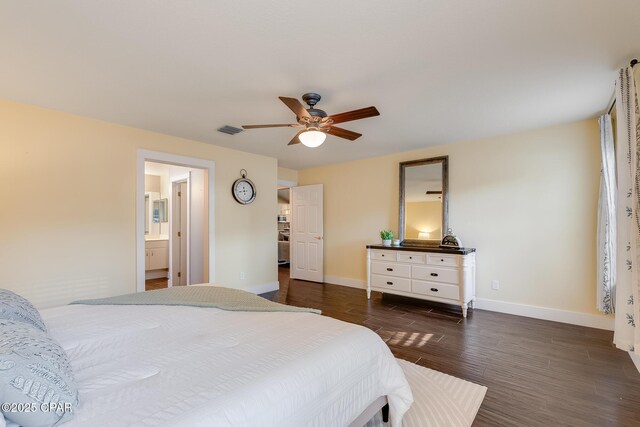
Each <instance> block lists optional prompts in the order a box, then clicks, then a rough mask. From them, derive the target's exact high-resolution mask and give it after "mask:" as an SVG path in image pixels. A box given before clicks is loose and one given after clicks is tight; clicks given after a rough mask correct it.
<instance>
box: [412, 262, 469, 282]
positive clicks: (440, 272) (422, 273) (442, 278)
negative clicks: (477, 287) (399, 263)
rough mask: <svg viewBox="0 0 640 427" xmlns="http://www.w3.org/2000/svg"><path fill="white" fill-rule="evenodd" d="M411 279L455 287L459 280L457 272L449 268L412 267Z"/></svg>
mask: <svg viewBox="0 0 640 427" xmlns="http://www.w3.org/2000/svg"><path fill="white" fill-rule="evenodd" d="M411 269H412V272H411V277H412V278H413V279H418V280H428V281H430V282H444V283H452V284H454V285H457V284H458V283H459V280H460V273H459V272H458V270H453V269H450V268H439V267H427V266H424V267H423V266H420V265H412V266H411Z"/></svg>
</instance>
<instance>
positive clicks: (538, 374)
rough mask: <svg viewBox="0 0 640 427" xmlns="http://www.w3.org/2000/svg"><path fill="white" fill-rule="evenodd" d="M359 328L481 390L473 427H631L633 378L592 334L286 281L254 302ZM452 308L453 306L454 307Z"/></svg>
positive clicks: (637, 411)
mask: <svg viewBox="0 0 640 427" xmlns="http://www.w3.org/2000/svg"><path fill="white" fill-rule="evenodd" d="M263 296H266V297H268V298H270V299H272V300H274V301H278V302H281V303H286V304H291V305H296V306H305V307H313V308H319V309H321V310H322V313H323V315H325V316H331V317H334V318H336V319H340V320H344V321H346V322H351V323H356V324H359V325H363V326H366V327H368V328H370V329H372V330H373V331H375V332H377V333H378V335H380V337H381V338H382V339H383V340H385V341H386V342H387V344H388V345H389V347H390V348H391V351H392V352H393V353H394V354H395V355H396V357H399V358H402V359H405V360H408V361H411V362H415V363H417V364H419V365H423V366H426V367H428V368H432V369H436V370H438V371H441V372H445V373H447V374H450V375H454V376H456V377H459V378H463V379H466V380H469V381H472V382H475V383H477V384H482V385H485V386H487V387H488V388H489V390H488V392H487V395H486V397H485V400H484V402H483V403H482V406H481V408H480V411H479V413H478V416H477V417H476V420H475V423H474V426H523V425H527V426H560V425H571V426H640V373H638V371H637V370H636V368H635V366H634V365H633V362H632V361H631V359H630V358H629V356H628V354H627V353H625V352H623V351H620V350H617V349H615V348H614V347H613V346H612V344H611V341H612V338H613V333H612V332H609V331H602V330H598V329H591V328H584V327H580V326H573V325H566V324H562V323H555V322H548V321H544V320H537V319H530V318H525V317H519V316H511V315H508V314H502V313H494V312H490V311H483V310H470V313H469V316H468V317H467V318H466V319H463V318H462V316H461V314H459V311H457V310H456V309H455V308H448V307H442V306H440V307H434V306H433V305H430V303H426V302H419V301H416V300H411V299H407V298H399V297H393V296H391V295H384V297H383V296H382V295H381V294H380V293H375V292H374V293H373V295H372V298H371V300H370V301H368V300H367V298H366V293H365V291H364V290H360V289H353V288H347V287H344V286H337V285H329V284H318V283H310V282H304V281H299V280H290V279H289V270H288V269H286V268H281V269H280V290H279V291H276V292H272V293H270V294H266V295H263ZM458 310H459V309H458Z"/></svg>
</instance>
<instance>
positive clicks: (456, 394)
mask: <svg viewBox="0 0 640 427" xmlns="http://www.w3.org/2000/svg"><path fill="white" fill-rule="evenodd" d="M396 360H397V361H398V364H399V365H400V367H401V368H402V370H403V371H404V374H405V376H406V377H407V381H409V385H410V386H411V391H412V392H413V404H412V405H411V408H409V411H408V412H407V413H406V414H405V416H404V419H403V421H402V425H403V427H427V426H428V427H457V426H470V425H471V424H472V423H473V420H474V418H475V417H476V414H477V413H478V409H480V405H481V404H482V400H483V399H484V395H485V394H486V392H487V388H486V387H484V386H481V385H478V384H474V383H471V382H469V381H465V380H462V379H460V378H456V377H452V376H451V375H447V374H443V373H442V372H438V371H434V370H433V369H429V368H425V367H423V366H420V365H416V364H415V363H411V362H407V361H406V360H401V359H396ZM387 425H388V424H387V423H383V422H382V416H381V415H380V414H378V415H376V416H375V417H374V418H373V419H372V420H371V421H369V422H368V423H367V424H366V427H386V426H387Z"/></svg>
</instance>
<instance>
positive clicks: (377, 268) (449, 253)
mask: <svg viewBox="0 0 640 427" xmlns="http://www.w3.org/2000/svg"><path fill="white" fill-rule="evenodd" d="M475 252H476V250H475V249H474V248H441V247H438V246H391V247H389V246H382V245H368V246H367V298H371V291H378V292H386V293H389V294H395V295H403V296H406V297H411V298H419V299H423V300H429V301H437V302H441V303H447V304H455V305H459V306H460V307H461V308H462V315H463V317H467V308H469V307H471V308H473V301H474V300H475V298H476V253H475Z"/></svg>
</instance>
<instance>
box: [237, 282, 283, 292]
mask: <svg viewBox="0 0 640 427" xmlns="http://www.w3.org/2000/svg"><path fill="white" fill-rule="evenodd" d="M278 289H280V283H279V282H270V283H261V284H259V285H252V286H249V287H248V288H244V289H243V290H244V291H247V292H251V293H254V294H256V295H260V294H264V293H265V292H271V291H277V290H278Z"/></svg>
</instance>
